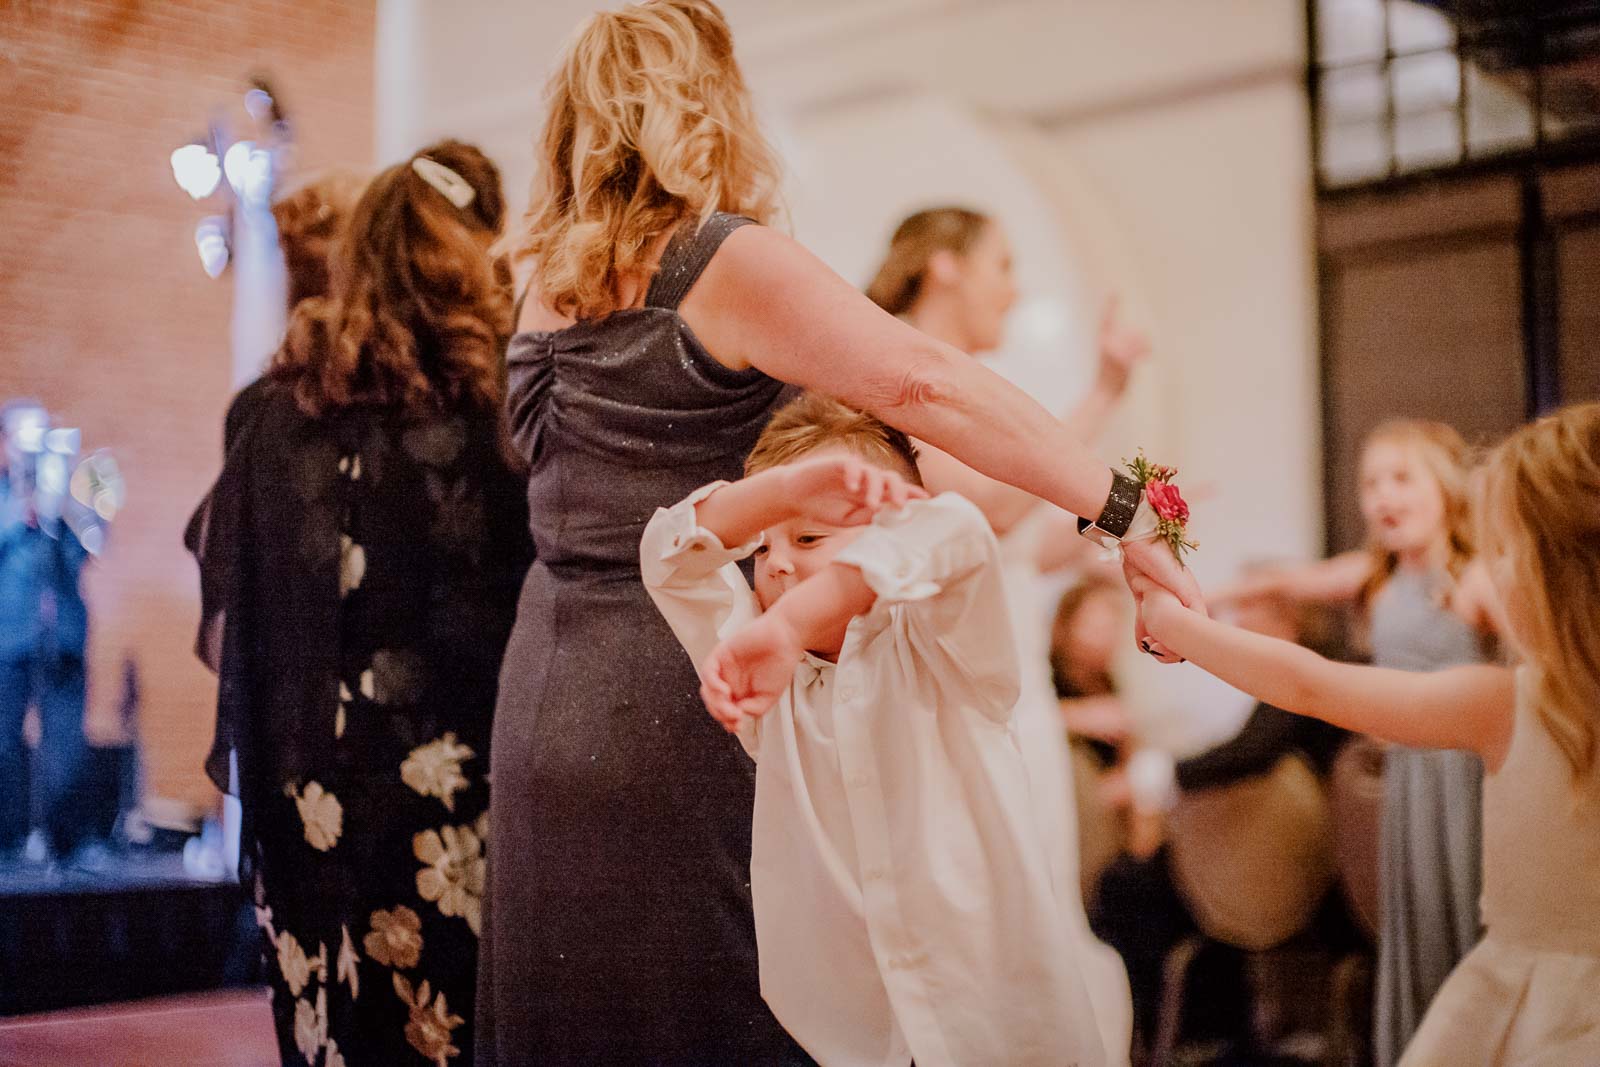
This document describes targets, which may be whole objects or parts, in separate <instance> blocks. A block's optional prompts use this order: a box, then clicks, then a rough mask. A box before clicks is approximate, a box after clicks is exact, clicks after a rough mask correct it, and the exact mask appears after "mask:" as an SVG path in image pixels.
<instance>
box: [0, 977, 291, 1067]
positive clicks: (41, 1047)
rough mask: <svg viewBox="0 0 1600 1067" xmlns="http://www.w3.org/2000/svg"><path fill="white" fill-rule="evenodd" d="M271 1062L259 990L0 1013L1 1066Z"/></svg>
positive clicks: (203, 1066)
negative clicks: (43, 1011)
mask: <svg viewBox="0 0 1600 1067" xmlns="http://www.w3.org/2000/svg"><path fill="white" fill-rule="evenodd" d="M176 1064H182V1065H184V1067H277V1064H278V1046H277V1041H276V1039H275V1038H274V1037H273V1034H272V1011H271V1009H270V1008H269V1007H268V1006H267V995H266V992H265V991H264V990H253V989H252V990H229V991H227V992H219V993H202V994H196V995H192V996H182V997H163V998H161V999H158V1000H142V1001H136V1002H134V1003H129V1004H111V1005H106V1006H104V1007H98V1008H75V1009H72V1010H70V1011H58V1012H51V1013H50V1014H48V1015H29V1016H20V1017H17V1018H12V1019H0V1067H172V1065H176Z"/></svg>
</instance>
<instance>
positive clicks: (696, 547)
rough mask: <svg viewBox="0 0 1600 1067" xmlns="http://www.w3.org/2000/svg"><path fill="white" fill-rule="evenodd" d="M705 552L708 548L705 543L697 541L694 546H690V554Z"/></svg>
mask: <svg viewBox="0 0 1600 1067" xmlns="http://www.w3.org/2000/svg"><path fill="white" fill-rule="evenodd" d="M705 550H706V546H705V542H703V541H696V542H695V543H694V544H692V545H690V546H689V551H690V552H704V551H705Z"/></svg>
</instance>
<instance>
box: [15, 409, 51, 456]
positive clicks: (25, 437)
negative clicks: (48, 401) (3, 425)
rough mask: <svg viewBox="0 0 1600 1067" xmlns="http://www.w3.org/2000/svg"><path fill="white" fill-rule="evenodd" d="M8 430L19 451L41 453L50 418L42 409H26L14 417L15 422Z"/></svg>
mask: <svg viewBox="0 0 1600 1067" xmlns="http://www.w3.org/2000/svg"><path fill="white" fill-rule="evenodd" d="M8 429H9V430H10V432H11V439H12V441H14V442H15V443H16V446H17V448H18V449H19V450H20V451H22V452H27V453H29V454H33V453H38V452H43V451H44V438H45V434H47V433H49V432H50V418H49V416H48V415H46V414H45V411H44V409H43V408H28V409H25V410H24V411H22V412H21V413H19V414H18V415H17V416H16V422H15V423H14V424H12V426H10V427H8Z"/></svg>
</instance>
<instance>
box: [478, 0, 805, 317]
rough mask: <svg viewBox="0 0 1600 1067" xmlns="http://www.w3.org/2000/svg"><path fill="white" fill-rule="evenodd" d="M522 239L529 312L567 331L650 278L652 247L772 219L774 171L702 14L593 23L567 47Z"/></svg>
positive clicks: (664, 8)
mask: <svg viewBox="0 0 1600 1067" xmlns="http://www.w3.org/2000/svg"><path fill="white" fill-rule="evenodd" d="M545 95H546V109H547V118H546V120H545V126H544V130H543V132H542V134H541V135H540V138H539V141H538V144H537V145H536V156H537V158H538V160H539V166H538V168H537V173H536V174H535V176H534V179H533V186H532V190H531V195H530V198H529V204H528V210H527V212H526V214H525V215H524V216H523V224H522V227H521V232H520V234H516V235H513V236H512V237H510V238H509V242H510V247H509V251H510V252H511V254H512V257H513V258H514V260H515V261H516V262H517V263H519V264H523V263H531V264H532V279H533V282H534V285H535V286H536V288H537V291H538V293H539V295H540V299H541V300H542V301H543V302H544V303H545V304H546V305H547V306H549V307H551V308H553V309H555V310H556V311H558V312H560V313H562V314H566V315H571V316H573V317H574V318H578V319H594V318H600V317H602V316H604V315H607V314H609V313H610V312H612V311H615V310H617V307H618V292H619V288H620V282H621V280H622V279H623V278H625V277H640V276H643V274H644V273H645V272H646V271H647V270H648V268H649V267H650V264H649V262H648V257H649V255H650V253H651V251H652V243H653V242H654V241H655V239H656V238H658V237H660V236H661V235H662V234H664V233H666V232H667V231H669V230H671V229H672V228H673V227H675V226H676V225H677V224H679V223H680V222H685V221H687V220H690V219H693V220H696V224H697V225H698V224H701V223H703V222H704V221H705V220H706V219H708V218H709V217H710V216H711V215H712V214H714V213H715V212H718V211H728V212H732V213H734V214H739V215H746V216H748V217H750V218H752V219H754V220H755V221H757V222H761V223H767V222H771V221H772V219H773V218H774V217H775V216H776V215H777V214H778V210H779V209H778V183H779V176H780V175H779V167H778V161H777V157H776V156H775V155H774V153H773V151H772V148H771V147H770V146H769V145H768V144H767V142H766V139H765V138H764V137H763V136H762V134H761V131H760V128H759V127H758V125H757V123H756V118H755V112H754V109H753V108H752V106H751V103H750V95H749V91H748V90H747V88H746V87H745V82H744V75H743V74H742V73H741V72H740V70H739V64H738V61H737V60H736V59H735V58H734V55H733V35H732V33H731V32H730V31H729V29H728V23H727V20H726V19H725V18H724V17H723V14H722V11H721V10H720V9H719V8H718V7H717V5H716V4H714V3H712V2H711V0H654V2H651V3H645V4H630V5H629V6H627V7H624V8H622V9H621V10H618V11H601V12H599V13H597V14H595V15H593V16H591V17H590V18H589V20H588V21H587V22H585V23H584V24H583V25H582V26H581V27H580V28H579V29H578V32H577V34H576V36H575V37H574V38H573V40H572V41H571V43H570V44H569V45H568V47H567V50H566V53H565V55H564V57H563V59H562V62H561V64H560V67H559V68H558V69H557V70H556V73H555V75H554V76H553V77H552V78H551V79H550V83H549V86H548V88H547V89H546V94H545Z"/></svg>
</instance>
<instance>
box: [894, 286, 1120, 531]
mask: <svg viewBox="0 0 1600 1067" xmlns="http://www.w3.org/2000/svg"><path fill="white" fill-rule="evenodd" d="M1117 303H1118V301H1117V298H1116V297H1114V296H1113V297H1111V298H1109V299H1108V300H1107V301H1106V306H1105V310H1104V312H1103V313H1102V314H1101V318H1100V335H1099V342H1098V347H1099V365H1098V367H1097V369H1096V372H1095V379H1094V383H1093V384H1092V385H1091V386H1090V387H1089V388H1088V389H1087V390H1086V391H1085V392H1084V394H1083V395H1082V396H1080V397H1079V398H1078V399H1077V401H1076V402H1075V403H1074V404H1073V405H1072V406H1071V407H1070V408H1068V409H1067V410H1066V411H1065V412H1063V414H1062V416H1061V418H1062V421H1063V422H1065V423H1066V424H1067V427H1068V428H1069V429H1071V430H1072V432H1073V433H1075V434H1077V435H1078V437H1079V439H1080V440H1082V441H1083V443H1084V444H1086V445H1089V446H1091V447H1092V446H1093V445H1094V443H1095V442H1096V441H1098V440H1099V439H1100V435H1101V434H1103V433H1104V432H1105V428H1106V424H1107V423H1108V422H1109V421H1110V420H1111V415H1112V413H1113V412H1114V411H1116V409H1117V405H1118V404H1120V403H1121V402H1122V398H1123V396H1124V394H1126V392H1127V389H1128V382H1129V381H1130V379H1131V378H1132V376H1133V371H1134V368H1135V367H1137V366H1138V365H1139V363H1140V362H1141V361H1143V360H1144V358H1145V357H1146V356H1148V355H1149V354H1150V343H1149V342H1148V341H1147V340H1146V339H1145V336H1144V334H1142V333H1140V332H1139V331H1137V330H1133V329H1129V328H1128V327H1125V326H1123V325H1121V323H1120V322H1119V321H1118V319H1117ZM917 465H918V466H919V467H921V468H922V480H923V483H924V484H926V485H927V487H928V491H929V492H932V493H943V492H953V493H960V494H961V495H962V496H964V497H966V498H967V499H968V500H970V501H972V502H973V503H974V504H976V505H978V510H980V511H982V512H983V515H984V518H986V519H988V520H989V526H990V528H991V529H993V530H994V532H995V533H996V534H998V535H1001V536H1004V535H1005V534H1006V533H1007V532H1009V531H1010V530H1011V529H1012V527H1014V526H1016V525H1017V524H1018V523H1019V522H1021V521H1022V520H1023V519H1025V518H1027V517H1028V515H1029V513H1030V512H1032V511H1033V509H1034V508H1035V507H1037V506H1039V498H1038V497H1036V496H1034V495H1033V494H1031V493H1025V492H1023V491H1022V490H1020V489H1017V488H1015V487H1014V486H1011V485H1007V484H1006V483H1005V482H1002V481H997V480H995V479H994V478H990V477H988V476H987V475H984V474H979V473H978V472H977V471H975V470H973V469H972V468H971V467H969V466H967V465H966V464H965V463H962V462H961V461H960V460H958V459H956V458H955V457H954V456H951V455H950V454H949V453H947V452H943V451H941V450H940V449H937V448H934V447H932V446H930V445H927V444H926V443H925V442H924V443H922V455H921V456H920V457H918V462H917ZM1090 517H1091V518H1093V516H1090Z"/></svg>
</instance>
